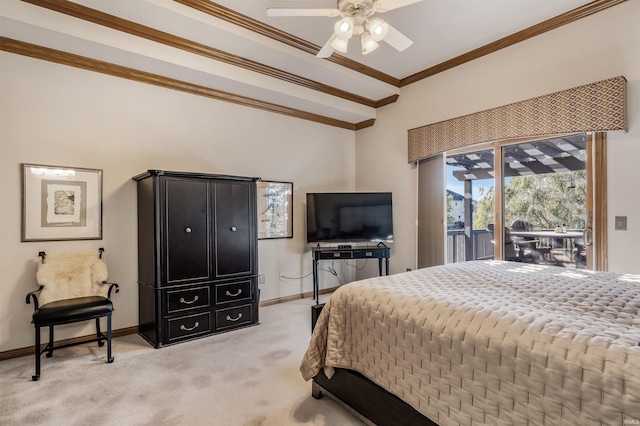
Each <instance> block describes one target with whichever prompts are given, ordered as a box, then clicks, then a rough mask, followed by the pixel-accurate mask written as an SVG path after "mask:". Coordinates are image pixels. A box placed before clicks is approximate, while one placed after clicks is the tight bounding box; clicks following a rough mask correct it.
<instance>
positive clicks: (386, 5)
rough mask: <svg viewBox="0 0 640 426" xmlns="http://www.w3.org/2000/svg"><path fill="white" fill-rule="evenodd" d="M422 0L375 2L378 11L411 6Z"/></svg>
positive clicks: (382, 0) (384, 0) (385, 0)
mask: <svg viewBox="0 0 640 426" xmlns="http://www.w3.org/2000/svg"><path fill="white" fill-rule="evenodd" d="M421 1H422V0H378V1H377V2H375V4H374V8H375V10H376V12H381V13H382V12H387V11H389V10H393V9H398V8H400V7H404V6H409V5H410V4H413V3H418V2H421Z"/></svg>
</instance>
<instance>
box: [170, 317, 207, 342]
mask: <svg viewBox="0 0 640 426" xmlns="http://www.w3.org/2000/svg"><path fill="white" fill-rule="evenodd" d="M167 325H168V327H167V339H168V341H169V342H172V341H174V340H180V339H185V338H187V337H194V336H197V335H199V334H206V333H211V331H212V327H211V312H203V313H201V314H195V315H186V316H183V317H178V318H171V319H168V320H167Z"/></svg>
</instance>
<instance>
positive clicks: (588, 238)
mask: <svg viewBox="0 0 640 426" xmlns="http://www.w3.org/2000/svg"><path fill="white" fill-rule="evenodd" d="M582 241H583V242H584V245H585V246H586V247H591V246H592V245H593V229H591V228H584V231H582Z"/></svg>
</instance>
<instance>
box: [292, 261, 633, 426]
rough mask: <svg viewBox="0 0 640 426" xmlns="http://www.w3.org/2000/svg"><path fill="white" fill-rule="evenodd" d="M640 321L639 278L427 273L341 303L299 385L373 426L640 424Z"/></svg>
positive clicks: (355, 290)
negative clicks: (341, 404) (334, 401)
mask: <svg viewBox="0 0 640 426" xmlns="http://www.w3.org/2000/svg"><path fill="white" fill-rule="evenodd" d="M639 312H640V275H619V274H614V273H608V272H591V271H585V270H572V269H566V268H560V267H556V266H548V265H535V264H523V263H516V262H503V261H493V260H492V261H473V262H465V263H457V264H451V265H443V266H437V267H432V268H425V269H420V270H416V271H412V272H406V273H401V274H395V275H391V276H385V277H377V278H371V279H367V280H362V281H357V282H353V283H350V284H347V285H344V286H342V287H340V288H339V289H338V290H336V292H334V294H333V295H332V296H331V297H330V299H329V300H328V301H327V303H326V305H325V307H324V309H323V310H322V312H321V313H320V316H319V317H318V321H317V323H316V325H315V328H314V331H313V334H312V337H311V341H310V343H309V347H308V349H307V351H306V353H305V355H304V358H303V360H302V364H301V366H300V371H301V373H302V375H303V377H304V378H305V379H306V380H311V379H313V395H314V396H315V397H319V396H320V395H321V394H328V395H329V396H333V397H334V398H338V399H339V400H341V401H343V402H344V403H346V404H347V405H348V406H350V407H352V408H353V409H355V410H356V411H358V412H359V413H360V414H361V415H362V416H363V417H364V419H365V420H366V421H367V422H369V423H374V424H385V425H387V424H389V425H390V424H437V425H440V426H446V425H472V424H474V425H475V424H490V425H561V424H562V425H564V424H571V425H600V424H604V425H625V424H640V346H639V344H640V315H639ZM363 411H365V413H363ZM379 416H383V417H379ZM416 416H417V417H416Z"/></svg>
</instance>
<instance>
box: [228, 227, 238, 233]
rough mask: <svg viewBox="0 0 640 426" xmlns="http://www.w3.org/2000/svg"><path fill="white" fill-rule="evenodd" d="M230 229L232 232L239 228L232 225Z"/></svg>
mask: <svg viewBox="0 0 640 426" xmlns="http://www.w3.org/2000/svg"><path fill="white" fill-rule="evenodd" d="M229 229H231V232H236V231H237V230H238V228H236V227H235V226H232V227H231V228H229Z"/></svg>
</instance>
